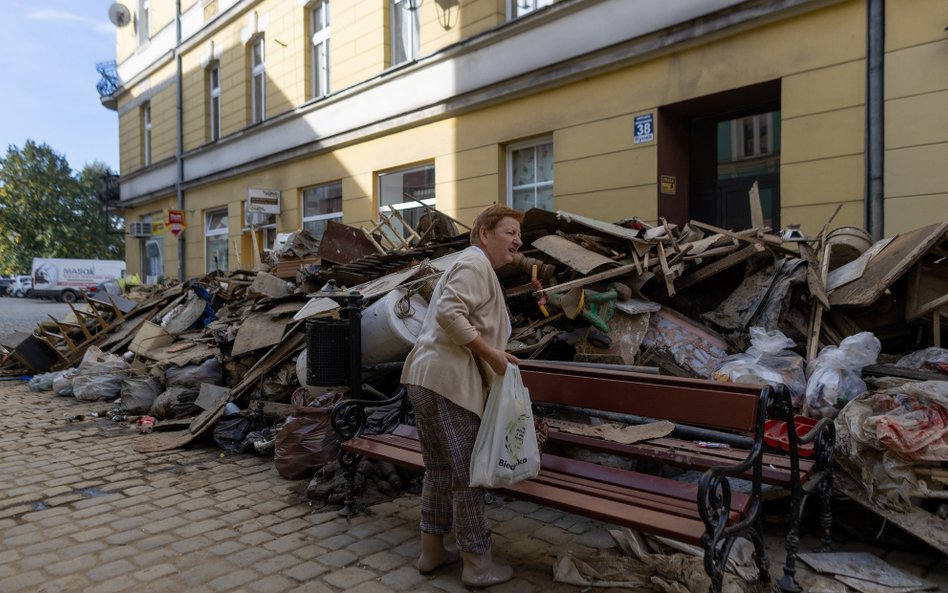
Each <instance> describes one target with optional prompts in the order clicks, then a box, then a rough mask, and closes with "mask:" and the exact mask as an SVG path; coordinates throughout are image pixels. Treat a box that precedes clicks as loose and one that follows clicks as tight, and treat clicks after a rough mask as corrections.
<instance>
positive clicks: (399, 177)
mask: <svg viewBox="0 0 948 593" xmlns="http://www.w3.org/2000/svg"><path fill="white" fill-rule="evenodd" d="M419 202H421V203H419ZM422 204H427V205H429V206H432V207H433V206H434V205H435V168H434V165H423V166H421V167H412V168H410V169H401V170H398V171H389V172H387V173H379V212H380V213H382V214H384V215H385V216H387V217H390V220H391V223H392V226H393V227H394V229H395V230H396V231H397V232H398V233H399V234H400V235H401V236H402V237H408V236H409V235H410V234H411V233H409V231H408V229H406V228H404V225H403V224H402V222H401V221H402V220H404V221H405V222H406V223H407V224H408V225H410V226H411V228H412V229H416V228H418V223H419V222H420V221H421V217H422V215H423V214H424V213H425V212H426V210H427V209H426V208H425V207H424V206H423V205H422ZM393 211H397V214H395V213H393ZM383 228H384V227H383Z"/></svg>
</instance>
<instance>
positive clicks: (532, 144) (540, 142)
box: [506, 136, 556, 209]
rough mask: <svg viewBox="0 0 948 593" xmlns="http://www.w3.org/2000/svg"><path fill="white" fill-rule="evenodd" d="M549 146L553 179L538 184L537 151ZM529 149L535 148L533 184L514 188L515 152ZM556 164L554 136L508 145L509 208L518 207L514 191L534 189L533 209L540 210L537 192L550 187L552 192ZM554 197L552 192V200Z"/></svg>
mask: <svg viewBox="0 0 948 593" xmlns="http://www.w3.org/2000/svg"><path fill="white" fill-rule="evenodd" d="M547 144H549V145H550V152H551V153H552V154H553V161H552V162H551V163H550V177H551V179H550V180H549V181H540V182H538V181H537V175H536V163H537V162H538V159H537V158H536V149H537V148H538V147H540V146H545V145H547ZM527 148H533V149H534V159H533V160H534V171H533V183H530V184H521V185H518V186H516V187H514V184H513V178H514V165H513V156H514V152H517V151H519V150H525V149H527ZM555 164H556V152H555V151H554V146H553V136H543V137H540V138H534V139H532V140H525V141H523V142H514V143H512V144H508V145H507V155H506V165H507V183H506V185H507V192H506V193H507V196H506V198H507V206H509V207H511V208H515V207H516V206H515V205H514V191H515V190H518V189H527V188H533V190H534V192H533V206H532V207H533V208H539V206H538V205H537V200H536V195H537V192H536V190H537V189H538V188H540V187H550V188H551V190H552V188H553V187H554V181H555V180H556V174H555ZM553 195H554V194H553V192H552V191H551V192H550V198H551V200H552V198H553ZM552 207H553V205H552V204H550V208H551V209H552Z"/></svg>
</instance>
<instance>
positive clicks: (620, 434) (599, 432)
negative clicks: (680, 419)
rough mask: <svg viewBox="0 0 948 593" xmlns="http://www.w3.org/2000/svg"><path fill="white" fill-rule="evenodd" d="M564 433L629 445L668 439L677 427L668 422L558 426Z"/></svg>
mask: <svg viewBox="0 0 948 593" xmlns="http://www.w3.org/2000/svg"><path fill="white" fill-rule="evenodd" d="M558 428H559V430H562V431H563V432H571V433H573V434H581V435H585V436H590V437H596V438H598V439H603V440H606V441H612V442H613V443H622V444H623V445H629V444H631V443H638V442H639V441H647V440H649V439H658V438H661V437H666V436H668V435H670V434H671V433H672V431H673V430H675V425H674V424H672V423H671V422H669V421H668V420H660V421H658V422H651V423H649V424H627V425H620V424H612V423H608V424H600V425H598V426H580V425H576V424H563V425H562V426H558Z"/></svg>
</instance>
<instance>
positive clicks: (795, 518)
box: [332, 361, 834, 592]
mask: <svg viewBox="0 0 948 593" xmlns="http://www.w3.org/2000/svg"><path fill="white" fill-rule="evenodd" d="M521 375H522V376H523V379H524V383H525V385H526V386H527V388H528V389H529V390H530V396H531V400H532V401H533V402H534V404H540V405H541V406H550V405H554V406H567V407H570V408H581V409H583V410H587V411H592V412H596V411H599V412H606V413H613V414H621V415H624V416H627V417H636V418H642V419H643V420H644V419H661V420H669V421H671V422H673V423H674V424H675V426H676V430H675V432H674V433H673V434H672V436H671V437H668V438H663V439H657V440H655V441H650V442H647V443H635V444H632V445H622V444H619V443H614V442H610V441H605V440H602V439H598V438H593V437H589V436H584V435H578V434H572V433H567V432H561V431H557V430H555V429H551V431H550V434H549V440H548V441H547V444H548V445H550V446H548V447H546V449H548V450H552V449H553V448H555V447H554V446H553V445H570V446H573V447H581V448H583V449H587V450H590V451H599V452H608V453H612V454H616V455H621V456H623V457H628V458H631V459H636V460H653V461H658V462H661V463H664V464H668V465H673V466H676V467H680V468H685V469H698V470H701V471H702V472H703V474H702V475H701V478H700V480H699V481H698V483H697V484H693V483H688V482H682V481H677V480H674V479H670V478H666V477H662V476H656V475H650V474H647V473H643V472H639V471H633V470H626V469H619V468H615V467H608V466H605V465H598V464H594V463H590V462H587V461H581V460H578V459H571V458H568V457H564V456H562V455H555V454H553V453H550V452H544V454H543V457H542V468H541V471H540V475H539V476H537V477H536V478H534V479H532V480H528V481H525V482H520V483H518V484H515V485H514V486H512V487H510V488H505V489H502V490H500V491H499V492H501V493H503V494H507V495H511V496H514V497H517V498H520V499H523V500H528V501H532V502H536V503H539V504H543V505H545V506H549V507H553V508H557V509H560V510H564V511H567V512H571V513H575V514H577V515H581V516H585V517H589V518H592V519H596V520H599V521H603V522H606V523H611V524H615V525H621V526H625V527H629V528H632V529H636V530H639V531H642V532H645V533H651V534H654V535H660V536H664V537H669V538H672V539H675V540H678V541H682V542H686V543H690V544H695V545H698V546H701V547H702V548H703V549H704V553H705V554H704V566H705V571H706V572H707V573H708V575H709V577H710V578H711V587H710V590H711V591H713V592H717V591H720V590H721V585H722V582H723V577H724V568H725V564H726V562H727V557H728V555H729V553H730V549H731V546H732V545H733V543H734V541H735V540H736V539H737V538H740V537H744V538H747V539H748V540H750V541H751V542H752V543H753V544H754V546H755V555H756V562H757V566H758V569H759V571H760V582H761V584H762V585H764V584H766V583H767V582H768V581H769V578H770V577H769V569H768V560H767V556H766V552H765V550H764V547H763V533H762V514H761V512H762V511H761V506H762V495H761V493H762V485H763V484H765V483H769V484H776V485H779V486H782V487H785V488H787V489H788V490H789V491H790V492H791V506H792V509H791V512H792V522H791V527H790V531H789V533H788V535H787V539H786V548H787V562H786V564H785V566H784V576H783V578H782V579H781V580H780V581H779V583H778V585H779V586H780V588H781V589H782V590H784V591H788V592H789V591H799V587H798V586H797V584H796V582H795V580H794V575H795V558H796V552H797V548H798V544H799V540H798V531H799V522H800V518H801V517H802V512H803V507H804V505H805V503H806V499H807V498H808V496H809V495H810V494H811V493H814V492H818V493H819V497H820V500H821V503H822V504H823V514H822V515H821V523H822V526H823V527H824V529H825V534H824V537H825V539H824V544H828V543H829V541H828V534H829V526H830V522H831V515H830V514H829V499H830V494H831V476H832V472H831V468H832V449H833V444H834V433H833V431H832V426H833V425H832V423H831V422H824V423H822V424H820V425H819V426H818V427H817V428H816V429H814V430H813V431H811V432H810V433H809V434H808V435H807V438H806V439H805V440H804V439H800V438H798V437H797V435H796V434H795V432H793V431H789V432H793V433H792V434H790V435H789V445H790V451H789V452H788V453H786V454H765V452H764V443H763V434H764V423H765V420H766V419H767V417H768V413H769V414H770V416H771V417H773V418H779V419H783V420H790V419H791V418H792V409H791V403H790V397H789V395H788V393H787V392H786V389H785V388H783V387H782V386H777V387H770V386H764V387H761V386H749V385H737V384H731V383H719V382H714V381H704V380H697V379H682V378H676V377H666V376H660V375H648V374H639V373H629V372H625V371H613V370H603V369H590V368H584V367H577V366H573V365H568V364H558V363H545V362H536V361H529V362H524V363H523V365H521ZM395 402H401V405H402V410H403V412H407V410H408V406H409V403H408V398H407V397H405V392H404V390H402V392H400V394H399V395H397V396H396V397H394V398H391V399H388V400H384V401H378V400H344V401H342V402H340V403H339V404H337V406H336V407H335V409H334V410H333V415H332V421H333V426H334V427H335V429H336V431H337V432H338V434H339V436H340V440H341V442H342V450H341V454H340V458H339V459H340V463H341V464H342V466H343V467H344V468H345V469H346V471H347V475H348V480H349V484H351V483H352V480H353V479H354V476H355V468H356V466H357V465H358V461H359V459H360V458H361V457H363V456H365V457H369V458H372V459H378V460H382V461H387V462H389V463H392V464H394V465H397V466H401V467H404V468H407V469H410V470H413V471H419V472H420V471H423V470H424V464H423V462H422V457H421V451H420V446H419V443H418V439H417V432H416V431H415V429H414V427H412V426H408V425H405V424H401V425H399V426H398V427H397V428H396V429H395V430H394V431H393V432H392V433H389V434H382V435H365V434H363V431H364V427H365V425H366V418H367V414H366V410H367V409H370V408H372V407H375V406H379V405H391V404H393V403H395ZM538 407H539V406H538ZM405 417H407V416H406V415H404V414H403V418H405ZM693 435H699V436H705V437H708V438H704V439H697V438H695V439H692V438H689V437H690V436H693ZM711 437H717V438H716V439H715V438H711ZM721 439H724V440H729V441H730V442H731V443H733V445H732V446H731V447H729V448H727V449H704V448H701V447H699V446H698V445H697V444H696V443H695V442H694V441H697V440H721ZM804 442H810V443H813V444H814V446H815V449H816V455H815V456H814V458H813V459H811V460H806V459H803V458H802V457H801V456H800V455H799V447H800V445H801V444H803V443H804ZM730 478H740V479H744V480H747V481H749V482H750V492H749V493H746V494H745V493H739V492H735V491H733V490H732V487H731V483H730V482H729V479H730ZM347 502H348V503H352V502H354V501H353V500H352V498H351V495H350V496H348V497H347ZM347 506H348V504H347Z"/></svg>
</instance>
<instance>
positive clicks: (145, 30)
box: [137, 0, 151, 45]
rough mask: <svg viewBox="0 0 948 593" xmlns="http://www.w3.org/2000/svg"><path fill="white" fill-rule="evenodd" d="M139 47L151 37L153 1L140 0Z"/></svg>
mask: <svg viewBox="0 0 948 593" xmlns="http://www.w3.org/2000/svg"><path fill="white" fill-rule="evenodd" d="M137 25H138V45H144V44H146V43H148V39H149V38H150V37H151V0H138V23H137Z"/></svg>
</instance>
